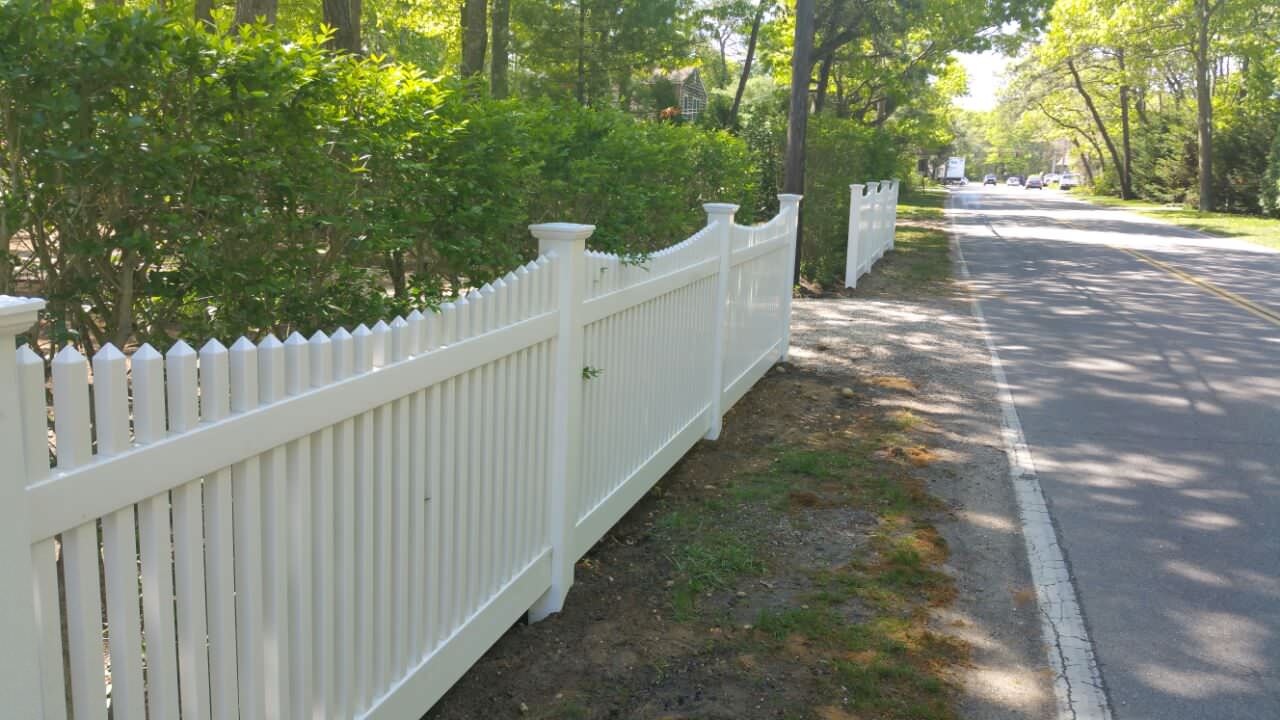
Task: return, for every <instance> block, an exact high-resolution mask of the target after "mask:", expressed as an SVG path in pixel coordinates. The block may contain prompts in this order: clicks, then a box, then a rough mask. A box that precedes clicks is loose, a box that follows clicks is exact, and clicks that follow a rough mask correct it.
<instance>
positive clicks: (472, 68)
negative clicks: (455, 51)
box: [459, 0, 488, 78]
mask: <svg viewBox="0 0 1280 720" xmlns="http://www.w3.org/2000/svg"><path fill="white" fill-rule="evenodd" d="M486 11H487V7H486V2H485V0H463V3H462V67H461V68H460V69H459V72H460V73H461V75H462V77H464V78H469V77H472V76H475V75H479V74H480V73H482V72H484V52H485V44H486V42H487V40H488V33H487V32H486V30H487V28H486V27H485V26H486V24H487V23H486V20H485V15H486Z"/></svg>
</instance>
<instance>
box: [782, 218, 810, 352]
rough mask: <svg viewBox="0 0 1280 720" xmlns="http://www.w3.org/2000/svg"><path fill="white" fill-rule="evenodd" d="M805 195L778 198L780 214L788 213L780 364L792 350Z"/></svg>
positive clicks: (783, 274)
mask: <svg viewBox="0 0 1280 720" xmlns="http://www.w3.org/2000/svg"><path fill="white" fill-rule="evenodd" d="M802 197H804V196H803V195H792V194H790V193H782V194H781V195H779V196H778V213H779V214H781V213H786V216H787V219H786V220H785V222H786V223H787V268H786V270H785V272H783V273H782V276H783V277H782V343H781V348H780V350H779V351H778V362H786V359H787V353H788V352H789V351H790V350H791V293H792V291H793V290H794V288H793V287H792V284H791V268H794V267H795V266H796V228H797V227H798V226H799V221H800V198H802Z"/></svg>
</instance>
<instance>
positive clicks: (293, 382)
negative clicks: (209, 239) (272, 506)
mask: <svg viewBox="0 0 1280 720" xmlns="http://www.w3.org/2000/svg"><path fill="white" fill-rule="evenodd" d="M284 378H285V380H284V382H285V392H286V393H287V394H288V395H290V396H297V395H301V394H303V393H304V392H306V391H307V390H309V389H310V387H311V366H310V354H309V352H308V347H307V341H306V339H305V338H303V337H302V335H301V334H300V333H297V332H295V333H293V334H291V335H289V337H288V338H286V339H285V341H284ZM285 476H286V478H287V484H288V499H289V642H290V645H289V700H290V701H291V702H292V708H291V709H290V712H289V717H291V718H293V719H294V720H301V719H302V718H309V717H311V712H312V687H313V685H312V682H313V681H312V678H313V675H312V673H313V668H314V665H313V662H314V660H313V654H312V653H313V648H314V645H313V636H312V632H313V629H312V617H313V615H312V612H313V610H312V608H313V604H312V602H313V600H314V585H313V579H314V578H313V576H312V565H311V553H312V551H313V548H312V544H311V542H312V536H311V523H312V516H311V493H312V491H311V484H312V483H311V477H312V476H311V436H309V435H304V436H302V437H300V438H298V439H297V440H294V441H293V442H291V443H289V444H288V446H286V448H285Z"/></svg>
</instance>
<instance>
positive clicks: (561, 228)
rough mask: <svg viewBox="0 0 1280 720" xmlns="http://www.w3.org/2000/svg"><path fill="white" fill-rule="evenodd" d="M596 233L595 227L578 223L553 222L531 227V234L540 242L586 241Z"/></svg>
mask: <svg viewBox="0 0 1280 720" xmlns="http://www.w3.org/2000/svg"><path fill="white" fill-rule="evenodd" d="M595 231H596V226H595V225H580V224H578V223H567V222H551V223H539V224H537V225H530V226H529V232H531V233H533V236H534V237H536V238H538V239H539V240H546V241H557V240H558V241H569V242H573V241H576V240H586V239H587V238H589V237H591V233H593V232H595Z"/></svg>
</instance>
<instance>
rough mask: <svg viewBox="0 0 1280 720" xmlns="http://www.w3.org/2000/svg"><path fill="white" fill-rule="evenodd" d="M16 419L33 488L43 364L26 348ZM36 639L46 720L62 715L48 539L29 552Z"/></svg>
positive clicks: (43, 443) (43, 441) (45, 459)
mask: <svg viewBox="0 0 1280 720" xmlns="http://www.w3.org/2000/svg"><path fill="white" fill-rule="evenodd" d="M15 359H16V361H17V370H18V404H19V418H20V423H21V426H22V441H23V445H22V447H23V456H24V457H25V459H26V470H25V474H24V479H25V481H26V484H27V485H32V484H35V483H37V482H40V481H41V480H44V479H45V478H47V477H48V476H49V470H50V468H49V434H48V430H47V429H46V426H47V419H46V412H47V410H46V407H45V398H44V360H43V359H42V358H41V357H40V356H39V355H37V354H36V353H35V351H33V350H32V349H31V346H30V345H23V346H22V347H20V348H18V352H17V355H16V358H15ZM31 564H32V572H33V574H34V581H33V586H34V587H33V590H34V601H35V613H36V633H37V636H38V642H39V644H40V661H39V662H40V691H41V692H40V694H41V698H42V703H41V704H42V705H43V708H44V713H45V716H46V717H55V718H56V717H63V716H65V715H66V714H67V701H66V682H67V678H66V675H65V674H64V673H63V668H62V649H63V648H62V628H61V609H60V608H59V603H58V564H57V548H56V547H55V543H54V540H53V538H48V539H46V540H41V541H40V542H38V543H36V544H35V545H33V546H32V547H31Z"/></svg>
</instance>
